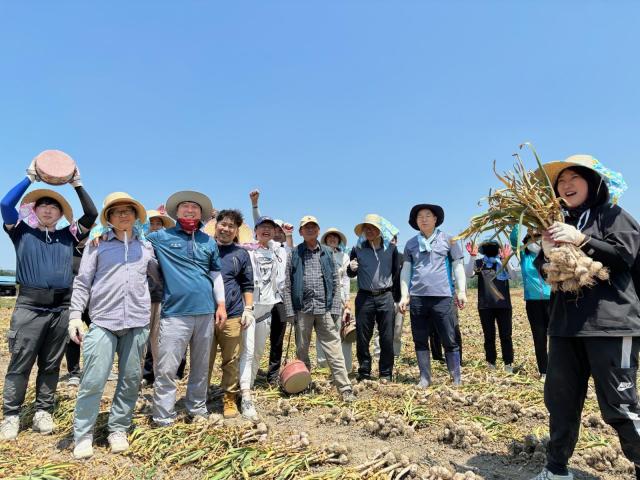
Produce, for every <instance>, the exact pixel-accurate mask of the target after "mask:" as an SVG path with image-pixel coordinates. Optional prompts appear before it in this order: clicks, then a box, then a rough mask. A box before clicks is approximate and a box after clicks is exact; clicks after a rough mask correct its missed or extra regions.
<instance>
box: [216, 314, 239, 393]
mask: <svg viewBox="0 0 640 480" xmlns="http://www.w3.org/2000/svg"><path fill="white" fill-rule="evenodd" d="M241 340H242V327H241V325H240V317H232V318H227V321H226V322H225V324H224V327H223V328H222V329H220V328H218V327H216V328H215V335H214V336H213V343H212V344H211V355H210V356H209V381H208V384H209V385H210V384H211V372H213V364H214V363H215V361H216V354H217V352H218V345H220V351H221V354H222V365H221V367H222V382H221V387H222V390H224V392H225V393H237V392H238V379H239V368H238V363H239V359H240V342H241Z"/></svg>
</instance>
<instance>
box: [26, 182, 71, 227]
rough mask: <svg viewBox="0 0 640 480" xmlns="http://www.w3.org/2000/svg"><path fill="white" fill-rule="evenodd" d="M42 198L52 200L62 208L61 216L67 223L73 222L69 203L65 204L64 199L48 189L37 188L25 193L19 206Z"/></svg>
mask: <svg viewBox="0 0 640 480" xmlns="http://www.w3.org/2000/svg"><path fill="white" fill-rule="evenodd" d="M44 197H49V198H52V199H54V200H55V201H56V202H58V203H59V204H60V206H61V207H62V216H63V217H64V218H66V219H67V222H69V223H70V224H71V223H72V222H73V209H72V208H71V205H69V202H67V201H66V200H65V198H64V197H63V196H62V195H60V194H59V193H58V192H55V191H53V190H50V189H48V188H39V189H38V190H34V191H32V192H29V193H27V194H26V195H25V196H24V197H22V200H21V201H20V205H25V204H27V203H35V202H37V201H38V200H40V199H41V198H44Z"/></svg>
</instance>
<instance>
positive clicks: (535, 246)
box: [527, 243, 540, 255]
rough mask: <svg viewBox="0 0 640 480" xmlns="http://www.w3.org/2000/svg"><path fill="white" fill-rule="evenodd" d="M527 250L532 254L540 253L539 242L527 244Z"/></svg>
mask: <svg viewBox="0 0 640 480" xmlns="http://www.w3.org/2000/svg"><path fill="white" fill-rule="evenodd" d="M527 250H529V251H530V252H531V253H533V254H534V255H537V254H538V253H540V244H539V243H532V244H530V245H529V246H527Z"/></svg>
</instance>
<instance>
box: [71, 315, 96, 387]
mask: <svg viewBox="0 0 640 480" xmlns="http://www.w3.org/2000/svg"><path fill="white" fill-rule="evenodd" d="M82 321H83V322H84V323H85V325H87V327H88V326H89V325H91V319H90V318H89V311H88V310H85V311H84V312H82ZM65 358H66V360H67V372H69V376H70V377H79V376H80V345H78V344H77V343H76V342H72V341H69V343H67V351H66V353H65Z"/></svg>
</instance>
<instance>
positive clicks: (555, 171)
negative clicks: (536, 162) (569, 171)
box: [536, 155, 598, 187]
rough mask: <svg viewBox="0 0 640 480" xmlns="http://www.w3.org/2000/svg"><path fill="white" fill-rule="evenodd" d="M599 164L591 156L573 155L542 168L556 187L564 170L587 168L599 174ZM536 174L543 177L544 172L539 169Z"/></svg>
mask: <svg viewBox="0 0 640 480" xmlns="http://www.w3.org/2000/svg"><path fill="white" fill-rule="evenodd" d="M597 163H598V161H597V160H596V159H595V158H594V157H592V156H591V155H571V156H570V157H567V158H565V159H564V160H554V161H552V162H549V163H545V164H544V165H542V168H544V171H545V172H546V173H547V176H548V177H549V180H550V181H551V185H552V186H554V187H555V186H556V182H557V181H558V177H559V176H560V174H561V173H562V171H563V170H564V169H566V168H569V167H585V168H588V169H589V170H593V171H595V172H596V173H598V172H597V170H596V169H595V165H596V164H597ZM536 174H537V175H538V176H542V172H541V171H540V169H539V168H538V170H537V171H536Z"/></svg>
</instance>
